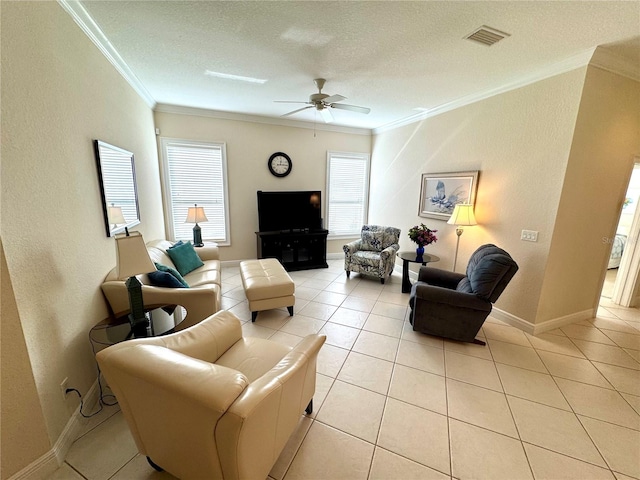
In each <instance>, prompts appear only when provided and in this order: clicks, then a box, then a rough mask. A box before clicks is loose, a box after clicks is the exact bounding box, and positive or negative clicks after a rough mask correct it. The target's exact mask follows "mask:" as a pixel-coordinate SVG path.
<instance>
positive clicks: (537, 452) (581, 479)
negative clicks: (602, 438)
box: [524, 443, 616, 480]
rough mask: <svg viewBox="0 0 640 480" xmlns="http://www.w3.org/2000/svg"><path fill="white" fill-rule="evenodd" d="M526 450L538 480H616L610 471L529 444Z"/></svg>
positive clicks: (525, 446)
mask: <svg viewBox="0 0 640 480" xmlns="http://www.w3.org/2000/svg"><path fill="white" fill-rule="evenodd" d="M524 449H525V450H526V452H527V457H528V458H529V463H530V464H531V468H532V469H533V473H534V475H535V478H536V479H537V480H585V479H589V480H616V477H614V476H613V473H611V471H610V470H608V469H605V468H601V467H596V466H595V465H591V464H590V463H586V462H582V461H580V460H576V459H575V458H571V457H567V456H565V455H561V454H559V453H556V452H552V451H550V450H546V449H544V448H540V447H536V446H535V445H530V444H528V443H525V444H524Z"/></svg>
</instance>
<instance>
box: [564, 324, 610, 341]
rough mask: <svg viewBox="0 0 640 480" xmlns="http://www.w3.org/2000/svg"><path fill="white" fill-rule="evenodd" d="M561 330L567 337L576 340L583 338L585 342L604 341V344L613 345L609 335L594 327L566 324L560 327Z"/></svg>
mask: <svg viewBox="0 0 640 480" xmlns="http://www.w3.org/2000/svg"><path fill="white" fill-rule="evenodd" d="M560 330H562V331H563V332H564V333H565V334H566V335H567V337H569V338H574V339H578V340H585V341H587V342H596V343H604V344H606V345H615V344H614V343H613V342H612V341H611V339H610V338H609V337H607V336H606V335H605V334H603V333H602V332H601V331H600V330H598V329H597V328H596V327H594V326H592V327H586V326H583V325H575V324H574V325H566V326H564V327H562V328H561V329H560Z"/></svg>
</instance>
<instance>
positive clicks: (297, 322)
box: [50, 260, 640, 480]
mask: <svg viewBox="0 0 640 480" xmlns="http://www.w3.org/2000/svg"><path fill="white" fill-rule="evenodd" d="M291 276H292V278H293V279H294V280H295V282H296V297H297V301H296V306H295V311H296V313H295V315H294V316H293V317H289V316H288V314H287V312H286V310H285V309H282V310H274V311H270V312H262V313H260V314H259V315H258V320H257V322H256V323H255V324H252V323H251V322H250V321H249V320H250V312H249V311H248V309H247V305H246V300H245V297H244V293H243V290H242V287H241V281H240V278H239V276H238V269H237V268H232V267H229V268H224V269H223V285H224V287H223V295H224V298H223V306H224V308H225V309H228V310H231V311H232V312H234V313H235V314H236V315H238V317H240V318H241V319H242V320H243V321H244V322H245V323H244V326H243V329H244V331H245V334H246V335H253V336H259V337H264V338H271V339H273V340H275V341H278V342H282V343H285V344H288V345H293V344H295V343H297V342H298V341H299V340H300V339H301V337H302V336H304V335H306V334H309V333H315V332H320V333H324V334H326V335H327V341H326V344H325V346H324V347H323V348H322V350H321V352H320V355H319V361H318V378H317V389H316V395H315V397H314V413H313V415H311V416H301V419H300V424H299V427H298V429H297V431H296V432H295V433H294V434H293V436H292V438H291V440H290V442H289V444H288V445H287V447H286V448H285V451H284V452H283V454H282V455H281V457H280V459H279V460H278V462H277V463H276V465H275V466H274V468H273V470H272V471H271V473H270V475H269V477H270V479H271V478H272V479H275V480H282V479H284V480H294V479H349V480H356V479H370V480H374V479H376V480H379V479H402V480H405V479H471V478H474V479H491V480H495V479H509V480H519V479H580V480H587V479H617V480H629V479H633V478H635V479H640V415H639V413H640V310H638V309H625V308H619V307H617V306H615V305H613V304H611V303H609V301H608V300H607V299H603V302H602V304H601V307H600V309H599V310H598V316H597V318H595V319H592V320H589V321H581V322H578V323H575V324H573V325H569V326H566V327H563V328H560V329H557V330H554V331H550V332H547V333H544V334H541V335H537V336H535V337H534V336H531V335H528V334H525V333H523V332H522V331H520V330H518V329H516V328H513V327H511V326H508V325H506V324H504V323H502V322H500V321H498V320H496V319H493V318H491V317H489V319H488V320H487V322H486V323H485V324H484V327H483V329H482V332H481V336H482V337H484V338H485V339H486V340H487V346H486V347H482V346H478V345H473V344H461V343H457V342H452V341H447V340H442V339H439V338H434V337H429V336H425V335H421V334H418V333H415V332H413V330H412V329H411V326H410V324H409V322H408V320H407V318H408V317H407V299H408V294H402V293H400V284H401V279H400V275H399V274H397V273H394V274H393V276H392V278H391V279H390V280H389V281H387V284H386V285H384V286H382V285H380V283H379V282H378V281H376V280H374V279H367V278H363V277H361V276H360V275H352V277H351V279H349V280H347V278H346V276H345V274H344V271H343V268H342V260H339V261H332V262H331V263H330V268H329V269H322V270H308V271H302V272H295V273H292V275H291ZM84 428H85V430H84V431H83V433H82V435H81V436H80V437H79V438H78V439H77V441H76V442H75V443H74V444H73V446H72V448H71V450H70V451H69V454H68V455H67V458H66V462H65V463H64V465H63V466H62V467H61V468H60V469H59V470H58V471H57V472H56V473H55V474H54V475H53V476H51V477H50V479H51V480H59V479H88V480H101V479H113V480H117V479H119V480H123V479H124V480H129V479H147V480H152V479H158V480H161V479H172V478H173V477H172V476H171V475H169V474H167V473H158V472H155V471H154V470H152V469H151V468H150V467H149V466H148V464H147V462H146V459H145V458H144V457H142V456H140V455H138V454H137V452H136V448H135V445H134V443H133V440H132V438H131V436H130V434H129V431H128V429H127V426H126V424H125V422H124V420H123V418H122V414H121V413H120V412H119V410H118V408H117V406H115V407H108V408H105V409H104V410H103V412H101V413H100V414H99V415H98V416H96V417H94V418H93V419H91V421H89V422H88V423H87V424H86V425H85V427H84Z"/></svg>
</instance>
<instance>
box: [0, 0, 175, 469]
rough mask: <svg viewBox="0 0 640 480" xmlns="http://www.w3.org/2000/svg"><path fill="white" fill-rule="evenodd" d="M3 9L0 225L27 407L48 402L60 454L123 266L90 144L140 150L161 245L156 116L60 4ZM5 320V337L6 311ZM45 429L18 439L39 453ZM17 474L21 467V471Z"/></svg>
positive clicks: (146, 202) (147, 205) (145, 221)
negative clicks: (108, 279)
mask: <svg viewBox="0 0 640 480" xmlns="http://www.w3.org/2000/svg"><path fill="white" fill-rule="evenodd" d="M0 4H1V8H2V12H1V13H2V15H1V17H2V25H1V35H2V36H1V42H2V52H1V54H2V86H1V94H2V97H1V107H2V111H1V114H2V197H1V198H2V201H1V205H2V217H1V223H0V227H1V232H2V241H3V244H4V249H5V253H6V258H7V268H8V273H9V275H10V278H11V281H12V283H13V290H14V294H15V301H16V305H17V314H18V318H19V320H20V322H21V327H22V332H23V333H24V340H25V342H26V346H27V351H28V353H29V360H30V362H31V366H32V369H33V379H34V380H35V385H36V388H37V399H35V398H33V394H34V392H32V391H31V392H27V393H26V396H28V397H30V398H28V399H25V405H26V404H29V403H34V402H36V401H37V403H39V404H40V408H41V409H42V412H43V415H44V421H45V424H46V429H47V435H48V438H47V439H46V440H47V441H48V442H49V444H50V445H53V444H54V442H55V441H56V440H57V439H58V437H59V436H60V434H61V432H62V430H63V428H64V427H65V425H66V423H67V422H68V420H69V418H70V416H71V414H72V413H73V410H74V409H75V407H76V405H77V402H76V401H75V400H74V399H73V398H71V399H69V400H67V401H66V402H65V401H64V400H63V399H62V396H61V394H60V387H59V384H60V382H61V381H62V379H63V378H65V377H68V378H69V386H70V387H75V388H78V389H79V390H80V391H81V392H83V393H86V392H87V390H88V389H89V387H90V386H91V385H92V384H93V382H95V379H96V365H95V361H94V358H93V355H92V352H91V347H90V344H89V341H88V332H89V330H90V328H91V327H92V326H93V325H94V324H95V323H97V322H98V321H100V320H101V319H103V318H104V317H105V316H106V314H107V307H106V302H105V300H104V298H103V296H102V293H101V291H100V284H101V282H102V279H103V278H104V276H105V275H106V273H107V272H108V271H109V269H111V268H112V267H113V265H114V264H115V248H114V243H113V239H112V238H107V237H106V235H105V232H104V230H105V227H104V223H103V217H102V210H101V208H102V207H101V199H100V192H99V187H98V177H97V170H96V161H95V158H94V154H93V147H92V140H93V139H95V138H99V139H102V140H104V141H106V142H109V143H113V144H116V145H118V146H121V147H123V148H126V149H128V150H131V151H132V152H134V154H135V159H136V171H137V184H138V192H139V196H140V213H141V219H142V224H141V225H139V227H137V229H138V230H140V231H141V232H142V233H143V234H144V235H145V237H146V238H156V237H161V236H163V233H164V222H163V217H162V209H161V196H160V186H159V171H158V163H157V150H156V145H155V136H154V125H153V114H152V112H151V109H150V108H149V107H148V106H147V105H146V104H145V103H144V102H143V101H142V100H141V99H140V97H139V96H138V95H137V94H136V93H135V92H134V90H133V89H132V88H131V87H130V86H129V85H128V84H127V82H126V81H125V80H124V79H123V78H122V77H121V76H120V75H119V74H118V73H117V71H116V70H115V69H114V68H113V67H112V65H111V64H110V63H109V62H108V61H107V60H106V59H105V58H104V56H103V55H102V54H101V53H100V52H99V51H98V49H97V48H96V47H95V46H94V45H93V44H92V43H91V41H90V40H89V39H88V38H87V37H86V35H85V34H84V33H83V32H82V31H81V30H80V29H79V28H78V26H77V25H76V24H75V23H74V22H73V20H72V19H71V17H70V16H69V15H68V14H67V13H65V12H64V11H63V9H62V8H61V7H60V6H59V5H58V3H56V2H0ZM3 307H4V305H3ZM2 314H3V318H2V326H3V330H4V328H5V321H6V320H5V318H4V315H5V312H4V309H3V312H2ZM17 332H18V330H16V332H14V333H17ZM25 366H26V365H25ZM2 368H3V378H2V382H3V385H2V386H3V395H4V389H5V388H7V385H12V384H18V383H20V382H23V381H25V379H23V378H22V376H20V375H19V372H18V371H16V372H12V373H15V375H17V377H16V378H5V375H4V373H5V372H4V368H5V365H4V362H3V366H2ZM26 381H28V378H27V380H26ZM3 398H4V397H3ZM36 415H37V414H36ZM34 418H35V417H34ZM35 421H36V420H35V419H34V422H35ZM5 422H9V424H10V422H11V419H10V418H7V417H6V416H5V411H4V410H3V411H2V424H3V434H4V425H5V424H6V423H5ZM37 430H38V429H37V428H34V427H32V426H30V427H29V428H25V429H24V430H22V431H21V432H19V433H20V434H24V435H25V436H27V435H33V437H34V438H29V441H31V442H33V443H34V445H38V446H40V445H42V438H41V433H38V432H37ZM25 438H26V437H25ZM18 441H19V439H16V442H18ZM5 453H6V452H5V451H4V449H3V451H2V462H3V464H4V462H5V460H6V459H5ZM31 453H33V454H34V455H35V454H36V452H35V451H34V452H31ZM21 460H24V461H27V460H29V459H27V458H21ZM30 460H31V461H33V460H35V458H31V459H30ZM19 466H22V467H24V466H25V465H16V464H14V467H16V468H17V467H19ZM3 473H4V470H3Z"/></svg>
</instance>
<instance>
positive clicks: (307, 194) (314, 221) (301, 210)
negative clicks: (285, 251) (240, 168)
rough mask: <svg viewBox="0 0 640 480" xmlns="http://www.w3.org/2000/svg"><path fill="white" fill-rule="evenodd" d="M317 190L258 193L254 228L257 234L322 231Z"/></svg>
mask: <svg viewBox="0 0 640 480" xmlns="http://www.w3.org/2000/svg"><path fill="white" fill-rule="evenodd" d="M321 199H322V197H321V193H320V191H319V190H309V191H291V192H263V191H262V190H258V224H259V228H260V231H261V232H277V231H281V232H284V231H287V232H289V231H307V230H308V231H314V230H320V229H322V217H321V205H322V202H321Z"/></svg>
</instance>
